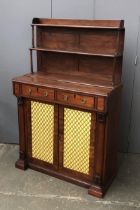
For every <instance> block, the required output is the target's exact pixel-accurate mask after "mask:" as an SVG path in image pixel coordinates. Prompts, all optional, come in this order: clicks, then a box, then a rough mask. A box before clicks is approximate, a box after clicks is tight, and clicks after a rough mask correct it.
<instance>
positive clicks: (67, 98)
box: [57, 92, 94, 108]
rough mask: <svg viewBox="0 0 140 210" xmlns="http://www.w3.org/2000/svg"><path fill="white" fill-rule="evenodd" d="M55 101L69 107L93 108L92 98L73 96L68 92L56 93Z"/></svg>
mask: <svg viewBox="0 0 140 210" xmlns="http://www.w3.org/2000/svg"><path fill="white" fill-rule="evenodd" d="M57 100H58V101H60V102H64V103H67V104H70V105H77V106H80V107H87V108H94V97H92V96H84V95H79V94H73V93H68V92H57Z"/></svg>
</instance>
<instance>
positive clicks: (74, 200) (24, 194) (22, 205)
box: [0, 144, 140, 210]
mask: <svg viewBox="0 0 140 210" xmlns="http://www.w3.org/2000/svg"><path fill="white" fill-rule="evenodd" d="M17 158H18V146H15V145H4V144H0V210H17V209H18V210H67V209H68V210H118V209H120V210H134V209H140V155H130V154H129V155H123V154H122V155H121V156H120V167H119V172H118V176H117V178H116V179H115V180H114V182H113V184H112V186H111V187H110V189H109V191H108V192H107V194H106V196H105V197H104V199H97V198H94V197H92V196H90V195H88V194H87V189H84V188H81V187H78V186H76V185H73V184H70V183H67V182H64V181H61V180H59V179H56V178H53V177H51V176H47V175H45V174H42V173H39V172H36V171H33V170H31V169H28V170H26V171H22V170H19V169H16V168H15V167H14V163H15V161H16V160H17Z"/></svg>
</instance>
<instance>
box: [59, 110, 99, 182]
mask: <svg viewBox="0 0 140 210" xmlns="http://www.w3.org/2000/svg"><path fill="white" fill-rule="evenodd" d="M59 116H60V119H59V120H60V121H59V126H60V128H59V135H60V150H59V151H60V154H59V156H60V159H59V167H60V170H61V171H63V173H65V174H67V175H69V176H72V177H73V178H78V179H80V180H81V179H83V180H92V179H93V163H94V160H93V159H94V133H95V115H94V114H93V113H91V112H87V111H82V110H77V109H72V108H66V107H65V108H63V107H60V109H59Z"/></svg>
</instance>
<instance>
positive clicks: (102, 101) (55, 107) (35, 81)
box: [13, 18, 124, 197]
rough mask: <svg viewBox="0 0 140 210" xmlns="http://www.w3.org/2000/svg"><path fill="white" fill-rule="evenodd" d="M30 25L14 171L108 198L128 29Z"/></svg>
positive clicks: (73, 23) (76, 23)
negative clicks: (32, 173) (52, 178)
mask: <svg viewBox="0 0 140 210" xmlns="http://www.w3.org/2000/svg"><path fill="white" fill-rule="evenodd" d="M31 26H32V48H30V58H31V72H30V73H28V74H26V75H23V76H21V77H17V78H14V79H13V92H14V95H15V96H16V97H17V101H18V119H19V141H20V149H19V150H20V151H19V159H18V161H17V162H16V167H17V168H20V169H23V170H25V169H27V168H28V167H29V168H32V169H34V170H38V171H40V172H44V173H46V174H49V175H52V176H55V177H58V178H60V179H63V180H66V181H69V182H72V183H75V184H77V185H80V186H83V187H86V188H88V193H89V194H91V195H93V196H97V197H103V195H104V194H105V192H106V190H107V188H108V187H109V185H110V184H111V182H112V180H113V178H114V177H115V175H116V172H117V148H118V141H119V118H120V116H119V115H120V104H121V90H122V85H121V74H122V55H123V43H124V22H123V21H122V20H71V19H69V20H65V19H40V18H34V19H33V22H32V25H31ZM35 61H36V62H35Z"/></svg>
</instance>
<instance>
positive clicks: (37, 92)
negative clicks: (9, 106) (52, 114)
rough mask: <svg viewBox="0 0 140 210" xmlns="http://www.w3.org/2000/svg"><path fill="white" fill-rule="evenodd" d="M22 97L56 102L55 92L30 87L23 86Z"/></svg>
mask: <svg viewBox="0 0 140 210" xmlns="http://www.w3.org/2000/svg"><path fill="white" fill-rule="evenodd" d="M22 95H23V96H26V97H35V98H39V99H43V100H54V90H52V89H49V88H40V87H35V86H30V85H22Z"/></svg>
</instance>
